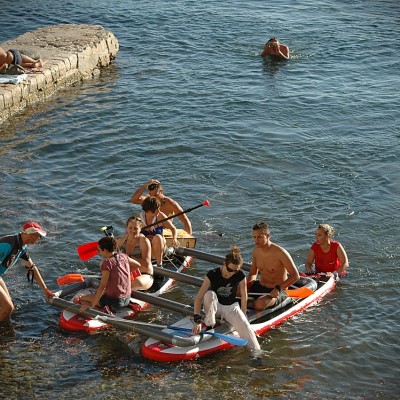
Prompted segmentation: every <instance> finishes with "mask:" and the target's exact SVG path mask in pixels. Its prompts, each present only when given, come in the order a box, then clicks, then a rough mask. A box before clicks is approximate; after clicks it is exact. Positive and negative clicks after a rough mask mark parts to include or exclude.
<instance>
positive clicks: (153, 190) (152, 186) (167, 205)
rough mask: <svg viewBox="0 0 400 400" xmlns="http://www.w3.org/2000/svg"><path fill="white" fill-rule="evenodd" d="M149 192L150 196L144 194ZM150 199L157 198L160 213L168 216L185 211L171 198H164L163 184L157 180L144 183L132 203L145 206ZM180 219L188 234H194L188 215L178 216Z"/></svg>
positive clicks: (132, 198)
mask: <svg viewBox="0 0 400 400" xmlns="http://www.w3.org/2000/svg"><path fill="white" fill-rule="evenodd" d="M146 188H147V190H148V194H146V195H145V194H143V193H144V191H145V190H146ZM148 197H157V199H158V200H160V211H161V212H163V213H164V214H165V215H167V216H172V215H174V214H178V213H180V212H182V211H183V209H182V207H181V206H180V205H179V203H178V202H177V201H175V200H173V199H172V198H171V197H167V196H164V189H163V188H162V186H161V183H160V182H159V181H157V180H156V179H151V180H150V181H148V182H146V183H144V184H143V185H142V186H141V187H140V188H139V189H138V190H136V192H135V193H134V194H133V195H132V197H131V202H132V203H134V204H143V201H144V200H145V199H146V198H148ZM178 219H179V220H180V221H181V222H182V223H183V225H184V229H185V231H186V232H187V233H189V234H192V233H193V232H192V224H191V222H190V220H189V218H188V216H187V215H186V214H181V215H178Z"/></svg>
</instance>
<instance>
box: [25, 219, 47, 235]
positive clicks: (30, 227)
mask: <svg viewBox="0 0 400 400" xmlns="http://www.w3.org/2000/svg"><path fill="white" fill-rule="evenodd" d="M22 233H26V234H27V235H31V234H32V233H38V234H39V235H40V236H46V235H47V233H46V231H45V230H44V229H43V228H42V227H41V226H40V225H39V224H38V223H37V222H33V221H30V222H27V223H26V224H25V225H24V226H23V227H22Z"/></svg>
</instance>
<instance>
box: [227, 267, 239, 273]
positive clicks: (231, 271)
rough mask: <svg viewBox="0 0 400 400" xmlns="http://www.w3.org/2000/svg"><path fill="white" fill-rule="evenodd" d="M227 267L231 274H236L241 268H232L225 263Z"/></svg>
mask: <svg viewBox="0 0 400 400" xmlns="http://www.w3.org/2000/svg"><path fill="white" fill-rule="evenodd" d="M225 268H226V270H227V271H228V272H229V273H231V274H236V272H238V271H239V268H238V269H232V268H229V267H228V266H227V265H225Z"/></svg>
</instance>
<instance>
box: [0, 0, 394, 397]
mask: <svg viewBox="0 0 400 400" xmlns="http://www.w3.org/2000/svg"><path fill="white" fill-rule="evenodd" d="M399 11H400V6H399V3H398V2H397V1H389V0H388V1H380V2H372V1H357V0H356V1H352V2H349V1H343V0H342V1H337V2H329V1H321V0H320V1H315V2H306V1H300V2H298V1H297V2H295V1H290V0H289V1H281V0H278V1H275V2H274V3H273V5H269V4H267V3H266V2H258V1H253V0H249V1H243V0H236V1H230V2H227V1H220V2H213V1H203V2H201V3H199V2H194V1H169V2H162V1H157V0H156V1H153V2H149V1H135V2H133V1H129V0H121V1H119V2H117V3H115V4H113V5H112V6H111V7H110V6H109V2H106V1H103V0H99V1H97V2H96V3H93V2H88V1H79V2H78V1H75V0H71V1H67V2H61V3H59V2H53V1H40V2H38V1H37V0H32V1H30V2H28V3H23V4H20V5H19V10H18V11H17V12H16V11H15V5H14V3H8V4H7V5H2V12H1V15H0V23H1V26H2V29H1V33H0V40H1V41H4V40H7V39H10V38H13V37H15V36H18V35H19V34H22V33H24V32H26V31H29V30H33V29H35V28H37V27H40V26H43V25H47V24H61V23H95V24H100V25H102V26H104V27H105V28H107V29H109V30H111V31H112V32H113V33H114V34H115V35H116V36H117V38H118V40H119V42H120V52H119V53H118V56H117V59H116V61H115V62H114V63H113V65H112V66H111V67H109V68H107V69H105V70H104V71H103V72H102V74H101V77H100V78H99V79H96V80H93V81H90V82H86V83H84V84H82V85H77V86H74V87H72V88H68V89H66V90H64V91H63V92H61V93H59V95H57V96H56V97H54V98H52V99H51V100H50V101H48V102H46V103H43V104H39V105H36V106H35V107H32V108H31V109H29V110H26V111H25V112H24V113H22V114H21V115H18V116H15V117H13V118H12V119H10V120H9V121H8V122H6V123H5V124H3V125H2V126H1V127H0V132H1V137H0V142H1V147H0V165H1V175H0V184H1V193H0V196H1V227H0V233H1V234H6V233H12V232H16V231H18V229H19V228H20V226H21V224H22V223H23V222H24V221H26V220H28V219H34V220H38V221H40V222H41V223H43V225H44V227H45V228H46V229H47V231H48V238H46V240H44V241H43V242H42V243H41V244H40V245H38V246H35V247H34V248H32V249H31V255H32V256H33V258H34V259H35V261H36V262H37V264H38V265H39V266H40V267H41V270H42V271H43V275H44V276H45V279H46V281H47V282H49V286H50V287H52V288H53V289H56V288H57V286H56V284H55V279H56V278H57V277H58V276H61V275H64V274H66V273H69V272H93V271H94V270H95V269H96V268H97V265H96V263H97V261H95V260H93V261H90V262H88V263H85V264H83V263H81V262H80V261H79V259H78V257H77V254H76V247H77V245H78V244H82V243H85V242H88V241H93V240H96V239H97V238H99V227H100V226H102V225H104V224H113V225H114V227H115V228H116V230H117V231H118V232H121V231H122V230H123V224H124V221H125V220H126V218H127V217H128V216H129V215H130V214H132V213H133V212H137V211H138V208H137V206H134V205H132V204H131V203H130V202H129V199H130V196H131V195H132V193H133V192H134V190H136V188H137V187H139V186H140V185H141V184H142V183H143V182H145V181H147V180H148V179H149V178H153V177H154V178H158V179H160V180H161V181H162V183H163V185H164V187H165V189H166V192H167V194H169V195H171V196H172V197H174V198H176V199H177V200H178V201H179V202H180V203H181V205H182V206H183V207H184V208H188V207H191V206H194V205H197V204H199V203H201V202H202V201H203V200H204V199H205V198H208V199H210V201H211V207H210V208H209V209H208V208H205V207H204V208H200V209H198V210H196V211H194V212H193V213H191V214H190V217H191V220H192V223H193V226H194V230H195V232H196V236H197V237H198V249H200V250H202V251H206V252H211V253H214V254H225V252H226V251H227V250H228V249H229V246H230V245H232V244H238V245H239V246H240V247H241V248H242V249H243V252H244V254H245V256H246V258H247V259H248V260H249V259H250V255H251V250H252V240H251V226H252V225H253V224H254V222H255V221H257V220H266V221H267V222H268V223H269V224H270V226H271V228H272V239H273V240H274V241H275V242H277V243H279V244H281V245H283V246H284V247H286V248H287V249H288V250H289V251H290V253H291V254H292V256H293V258H294V260H295V262H296V264H297V265H298V266H299V268H300V269H302V268H304V260H305V256H306V253H307V250H308V248H309V246H310V244H311V243H312V241H313V235H314V229H315V226H316V224H317V223H320V222H327V223H330V224H332V225H333V226H334V227H335V228H336V229H337V239H338V240H340V241H341V242H342V244H343V245H344V246H345V248H346V250H347V252H348V255H349V259H350V263H351V273H350V275H349V278H348V279H347V280H346V281H344V282H342V283H341V284H340V285H339V286H338V287H337V289H335V291H334V292H333V293H332V294H331V295H329V296H328V298H327V299H325V300H324V301H322V302H321V303H320V304H318V305H317V306H315V307H313V308H311V309H309V310H308V311H306V312H304V313H302V314H301V315H299V316H296V317H295V318H293V319H292V320H291V321H289V322H287V323H285V324H284V325H282V326H281V327H280V328H279V329H276V330H274V331H272V332H270V333H269V334H268V335H266V336H265V337H263V338H262V339H261V345H262V349H263V350H264V355H263V357H262V360H261V362H258V363H256V362H254V360H253V359H252V355H251V354H250V353H249V352H248V351H247V350H246V349H239V348H237V349H232V350H229V351H226V352H224V353H220V354H216V355H214V356H211V357H209V358H207V359H201V360H198V361H192V362H188V363H182V364H178V365H169V364H158V363H153V362H150V361H149V360H145V359H143V358H142V357H141V356H140V353H139V349H140V343H141V339H140V338H139V337H135V338H134V339H133V340H134V341H133V345H132V347H133V351H131V350H130V349H129V348H128V346H127V344H126V342H127V338H126V335H125V334H116V333H115V332H108V333H101V334H96V335H93V336H87V335H74V334H70V333H65V332H62V331H61V330H60V329H59V328H58V315H59V313H58V311H57V310H56V309H54V308H51V307H49V306H48V305H47V304H46V303H45V302H44V300H43V298H42V294H41V291H40V290H38V289H37V288H35V289H31V287H30V286H28V284H27V283H26V281H25V274H24V273H23V272H22V273H21V270H20V269H19V268H14V269H13V270H11V271H10V272H9V273H8V274H7V276H6V278H5V280H6V282H7V285H8V287H9V289H10V291H11V293H12V296H13V299H14V301H15V304H16V312H15V314H14V315H13V318H12V319H11V322H10V323H7V324H3V325H0V365H1V367H0V380H1V382H2V393H6V397H7V398H10V399H14V398H20V399H22V398H27V399H28V398H29V399H31V398H43V397H47V398H96V399H97V398H102V399H103V398H104V399H112V398H143V397H144V396H149V395H151V397H152V398H154V399H161V398H163V399H172V398H173V399H176V398H179V399H186V398H192V397H197V398H199V399H206V398H216V399H231V398H235V397H239V398H244V397H246V398H248V399H262V398H288V399H303V398H304V399H305V398H310V397H312V398H321V399H328V398H329V399H342V398H346V399H375V398H376V399H378V398H379V399H396V398H398V397H399V396H398V389H396V388H397V387H398V382H397V380H398V376H399V371H400V362H399V350H400V345H399V340H398V337H397V336H398V332H399V329H400V317H399V311H398V298H399V294H400V291H399V278H398V272H397V270H398V262H399V244H398V237H397V236H398V235H397V233H398V226H399V191H400V190H399V187H400V186H399V183H400V182H399V176H400V174H399V173H400V167H399V165H400V164H399V149H400V145H399V136H400V135H399V128H398V127H399V105H400V101H399V94H398V92H399V78H398V76H399V72H400V68H399V61H398V60H399V58H398V53H399V43H398V37H399V33H400V32H399V24H398V15H399ZM271 36H277V37H278V38H280V39H281V40H282V41H283V42H284V43H286V44H288V45H289V46H290V48H291V51H292V55H293V57H292V59H291V60H290V62H287V63H274V62H269V61H266V62H263V61H262V60H261V59H260V57H259V55H258V54H259V52H260V51H261V49H262V45H263V43H264V42H265V41H266V40H267V39H268V38H269V37H271ZM221 234H223V235H221ZM210 267H211V266H210V265H209V264H206V263H203V262H200V261H198V262H197V263H193V265H192V267H191V270H190V273H191V274H195V275H198V276H203V275H204V273H205V272H206V271H207V270H208V269H209V268H210ZM194 294H195V289H194V288H191V287H187V286H184V285H180V284H178V285H176V287H175V288H174V289H173V290H172V291H171V292H170V293H169V294H168V297H169V298H172V299H174V300H178V301H190V302H191V301H192V299H193V296H194ZM177 317H178V316H177V315H174V314H173V313H170V312H163V311H159V310H156V309H151V310H150V311H147V312H146V313H144V316H143V319H144V320H158V321H159V322H167V321H168V322H172V321H173V320H174V319H176V318H177Z"/></svg>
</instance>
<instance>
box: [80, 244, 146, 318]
mask: <svg viewBox="0 0 400 400" xmlns="http://www.w3.org/2000/svg"><path fill="white" fill-rule="evenodd" d="M98 250H99V253H100V255H101V256H102V257H104V260H103V261H102V262H101V263H100V269H101V280H100V285H99V287H98V288H97V290H96V293H95V294H86V295H82V296H81V297H80V298H79V299H77V302H78V303H81V304H82V307H81V308H80V312H83V311H85V310H86V309H87V308H89V307H92V308H95V307H96V308H99V309H100V310H101V311H103V312H106V313H108V314H112V313H113V312H116V311H117V310H119V309H121V308H123V307H126V306H127V305H128V304H129V301H130V299H131V268H134V269H136V268H137V264H138V263H137V261H134V260H132V259H131V258H130V257H128V256H127V255H126V254H124V253H118V252H117V241H116V240H115V239H114V238H113V237H110V236H107V237H103V238H101V239H100V240H99V241H98Z"/></svg>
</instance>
